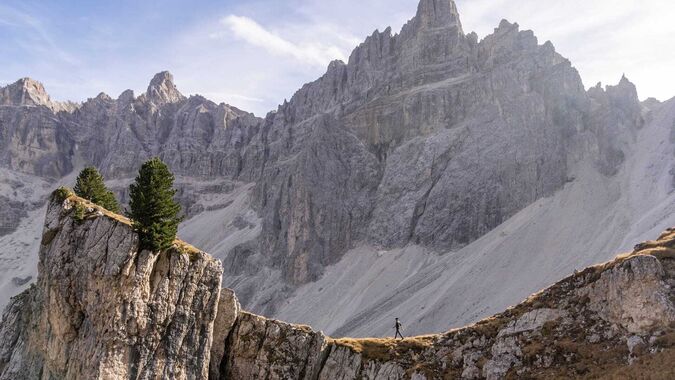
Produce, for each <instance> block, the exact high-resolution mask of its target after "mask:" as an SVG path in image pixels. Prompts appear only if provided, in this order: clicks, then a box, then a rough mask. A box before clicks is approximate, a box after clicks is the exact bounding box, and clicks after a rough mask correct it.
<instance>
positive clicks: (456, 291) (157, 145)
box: [0, 0, 675, 335]
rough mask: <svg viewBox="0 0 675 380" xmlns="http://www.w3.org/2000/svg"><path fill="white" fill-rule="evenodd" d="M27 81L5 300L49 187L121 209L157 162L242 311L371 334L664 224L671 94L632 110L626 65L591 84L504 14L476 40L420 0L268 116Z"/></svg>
mask: <svg viewBox="0 0 675 380" xmlns="http://www.w3.org/2000/svg"><path fill="white" fill-rule="evenodd" d="M28 82H30V83H36V82H33V81H23V82H21V81H20V82H17V83H15V84H13V85H10V86H8V87H6V88H3V89H1V90H0V94H2V95H1V96H0V166H2V170H5V171H6V172H7V173H8V174H7V178H14V177H16V178H22V180H21V181H19V182H20V183H35V184H36V186H28V187H34V188H33V189H32V193H30V194H24V195H21V194H22V193H23V192H24V191H25V190H22V189H20V188H19V187H18V184H17V183H16V182H11V183H7V184H6V186H3V187H0V190H1V192H0V197H5V198H7V199H8V200H9V202H2V203H0V215H11V218H12V220H13V222H11V223H9V224H11V226H8V228H7V229H5V230H4V231H6V232H5V236H0V274H2V276H0V278H2V280H0V282H1V283H0V290H2V292H0V293H1V294H2V296H3V297H2V299H0V301H3V300H6V299H7V295H9V294H13V293H16V292H18V291H19V290H21V289H24V288H25V287H26V286H28V285H27V282H28V280H27V281H26V282H24V281H23V280H24V279H26V278H29V279H30V278H34V277H35V272H34V267H35V266H34V263H35V257H34V252H36V251H37V249H38V247H37V245H38V242H37V241H35V240H34V239H33V238H32V237H28V235H26V234H25V233H24V232H23V231H35V230H38V229H39V223H40V215H41V213H42V211H41V210H39V207H40V205H42V204H43V202H44V200H45V199H46V197H47V194H48V189H49V187H56V186H57V185H58V184H60V183H64V184H69V181H72V178H73V176H74V174H75V172H76V171H77V169H79V168H80V167H82V166H83V165H85V164H93V165H96V166H97V167H99V168H100V169H101V170H102V172H103V173H104V174H105V175H106V177H107V178H108V179H110V185H111V186H112V187H113V188H114V189H116V190H117V191H118V193H119V195H120V196H121V198H122V199H123V200H124V199H125V197H126V196H127V195H126V194H125V193H124V190H123V189H124V188H125V187H126V185H127V184H128V182H129V180H130V177H132V176H133V175H134V174H135V171H136V170H137V168H138V167H139V166H140V164H141V162H142V161H144V160H145V159H147V158H149V157H152V156H160V157H161V158H162V159H163V160H164V161H165V162H167V163H168V164H169V165H170V166H171V168H172V170H173V171H174V172H175V173H177V174H178V177H179V178H178V186H179V197H180V199H181V202H182V203H183V205H184V206H185V207H184V208H185V211H186V216H187V217H188V219H187V220H186V222H185V223H184V224H183V226H182V227H181V232H180V235H181V236H182V237H184V238H187V239H189V240H190V241H192V242H194V243H195V244H196V245H198V246H199V247H200V248H202V249H207V250H209V251H210V252H212V253H213V254H214V256H215V257H217V258H219V259H221V260H222V262H223V270H224V275H223V284H224V285H225V286H228V287H231V288H233V289H234V290H235V291H236V292H237V294H238V296H239V299H240V300H241V302H242V304H243V305H244V306H245V307H246V308H247V309H249V310H252V311H255V312H258V313H264V314H265V315H271V316H277V317H284V318H287V319H289V320H291V321H294V322H312V323H313V325H315V326H318V327H319V328H322V329H325V330H326V331H328V332H331V333H336V334H337V335H352V334H354V335H381V334H383V333H384V329H385V327H382V326H386V324H385V323H384V320H385V319H386V318H389V317H390V316H391V314H393V313H396V314H397V315H406V316H409V317H410V319H411V320H412V323H411V329H415V330H414V331H416V332H420V333H422V332H427V333H428V332H434V331H443V330H446V329H447V328H449V327H450V326H456V325H462V324H466V323H469V322H473V321H476V320H478V319H480V318H482V317H485V316H488V315H490V314H493V313H495V312H497V311H498V310H501V309H503V308H505V307H507V306H509V305H511V304H513V303H515V302H518V301H519V300H520V299H522V298H523V297H525V296H526V295H528V294H530V293H532V292H533V291H535V290H537V289H540V288H542V287H544V286H546V285H549V284H550V283H551V282H553V281H554V280H556V279H558V278H559V277H560V273H571V272H572V270H573V269H574V268H577V267H581V266H584V265H588V264H591V263H593V262H596V261H601V260H606V259H608V258H609V257H610V256H611V255H612V254H614V253H615V252H616V250H618V249H623V248H625V247H626V246H630V245H632V244H634V243H635V242H636V241H639V240H637V239H638V238H642V237H643V236H644V235H645V234H649V233H652V234H653V233H655V232H654V231H655V229H658V228H660V229H663V228H664V227H665V226H669V225H675V220H673V217H671V216H670V215H672V214H668V213H667V212H662V211H661V212H662V213H659V210H669V209H671V206H673V205H675V200H673V199H672V197H671V196H670V195H671V192H672V189H673V183H674V182H675V180H673V176H672V174H671V173H669V171H670V170H671V168H672V161H673V152H674V150H673V142H672V141H670V137H664V136H669V135H665V134H670V133H671V130H672V129H673V124H672V121H671V120H672V117H673V113H672V110H673V109H675V108H674V107H673V104H672V102H671V103H666V104H660V103H659V104H652V103H650V104H649V106H648V105H646V104H641V103H640V102H639V100H638V97H637V92H636V89H635V86H634V85H633V84H632V83H630V82H629V81H628V79H626V78H625V77H624V78H622V79H621V81H620V82H619V84H618V85H616V86H607V87H605V88H602V86H597V87H594V88H591V89H590V90H588V91H586V90H585V89H584V86H583V83H582V81H581V78H580V76H579V74H578V73H577V71H576V70H575V69H574V68H573V66H572V64H571V63H570V62H569V61H568V60H567V59H565V58H564V57H562V56H561V55H560V54H558V53H557V52H556V51H555V49H554V47H553V44H552V43H551V42H548V41H547V42H545V43H543V44H539V41H538V40H537V38H536V37H535V36H534V34H533V32H531V31H520V30H519V27H518V24H515V23H510V22H508V21H506V20H504V21H502V22H501V23H500V24H499V26H498V27H497V28H495V30H494V32H493V33H492V34H490V35H488V36H486V37H484V38H482V39H480V40H479V38H478V36H477V35H476V34H475V33H465V32H464V28H463V26H462V24H461V22H460V19H459V13H458V10H457V7H456V6H455V4H454V2H453V1H452V0H422V1H421V2H420V4H419V7H418V10H417V14H416V15H415V17H414V18H412V19H411V20H410V21H409V22H408V23H407V24H406V25H405V26H404V27H403V29H402V30H401V31H400V33H398V34H394V33H392V31H391V29H390V28H388V29H386V30H384V31H383V32H380V31H375V32H374V33H373V34H372V35H371V36H369V37H368V38H367V39H366V40H365V42H364V43H362V44H361V45H359V46H358V47H357V48H356V49H355V50H354V51H353V52H352V54H351V56H350V58H349V60H348V62H340V61H336V62H333V63H331V64H330V66H329V67H328V69H327V72H326V74H325V75H323V76H322V77H321V78H319V79H318V80H316V81H314V82H312V83H309V84H306V85H305V86H303V87H302V88H301V89H300V90H298V91H297V92H296V93H295V95H294V96H293V97H292V98H291V99H290V100H289V101H287V102H284V104H282V105H280V106H279V108H278V109H277V110H276V111H275V112H271V113H269V114H268V115H267V116H266V117H265V118H264V119H261V118H257V117H255V116H254V115H251V114H248V113H246V112H244V111H241V110H238V109H236V108H234V107H230V106H228V105H225V104H220V105H218V104H215V103H213V102H210V101H208V100H207V99H205V98H203V97H201V96H197V95H195V96H190V97H186V96H184V95H182V94H181V93H180V92H179V91H178V89H177V87H176V85H175V84H174V82H173V78H172V76H171V75H170V74H169V73H166V72H163V73H159V74H157V75H156V76H155V77H154V78H153V79H152V81H151V82H150V84H149V86H148V89H147V91H146V92H145V93H144V94H141V95H139V96H135V95H134V94H133V92H131V91H125V92H124V93H122V94H121V95H120V96H119V97H118V98H117V99H113V98H111V97H110V96H108V95H106V94H100V95H98V96H97V97H96V98H93V99H89V100H87V101H86V102H84V103H82V104H79V105H68V106H65V105H57V104H56V103H54V102H51V101H50V100H49V97H48V96H47V95H46V93H45V91H44V89H43V88H42V86H41V85H37V84H30V85H26V83H28ZM669 122H670V123H671V124H668V123H669ZM655 136H657V137H658V139H659V140H658V141H656V139H657V137H655ZM663 139H665V140H663ZM650 144H656V145H651V146H650ZM636 147H639V148H636ZM645 157H647V158H645ZM649 160H652V161H649ZM654 160H656V161H654ZM645 168H651V169H650V170H648V171H645V170H643V169H645ZM647 174H649V177H646V175H647ZM636 175H645V178H642V179H644V181H642V182H641V183H643V184H645V186H644V187H639V188H638V187H637V186H635V185H634V184H633V183H632V182H630V181H631V178H636ZM664 178H667V179H668V181H667V182H668V184H667V185H666V184H665V182H663V179H664ZM635 181H637V180H635ZM45 182H46V184H45ZM37 184H39V186H37ZM647 184H654V186H653V187H649V186H647ZM21 197H23V198H21ZM16 202H20V203H16ZM543 210H546V212H544V211H543ZM657 214H658V215H657ZM636 215H637V216H639V217H638V218H636ZM643 218H644V219H643ZM523 220H527V222H524V221H523ZM635 220H639V223H636V224H632V223H631V222H634V221H635ZM648 221H651V223H649V222H648ZM22 223H23V224H22ZM603 224H606V225H612V227H613V228H612V229H608V231H614V233H612V234H610V233H608V232H604V233H603V232H602V231H600V227H599V226H602V225H603ZM0 233H2V231H0ZM609 235H611V236H609ZM598 236H600V237H601V238H598ZM541 241H546V242H547V243H549V244H547V245H546V246H544V247H540V244H541V243H540V242H541ZM570 247H572V248H573V249H569V248H570ZM588 247H592V248H593V249H589V248H588ZM588 251H590V252H592V253H589V254H587V255H585V254H584V252H588ZM495 262H498V263H499V266H495V265H494V263H495ZM523 268H526V269H528V270H532V271H535V272H534V273H535V274H534V275H531V276H519V275H517V274H518V273H520V271H521V270H523ZM5 274H6V275H5ZM514 277H515V279H514ZM521 277H524V278H522V279H521ZM476 278H481V281H480V283H477V281H476ZM14 279H18V280H19V281H18V283H20V285H17V282H15V281H14ZM507 280H511V282H508V283H509V284H510V286H504V283H506V282H507ZM495 282H496V283H495ZM495 289H497V290H496V291H495ZM364 292H365V293H367V295H365V296H364V295H363V293H364ZM327 293H330V294H331V295H330V297H327V296H326V294H327ZM430 295H436V296H434V297H431V296H430ZM441 295H443V297H441ZM458 295H463V296H462V297H459V296H458ZM329 299H330V301H328V300H329ZM426 300H431V301H428V302H427V301H426ZM0 304H2V302H0ZM441 315H442V316H443V317H440V316H441Z"/></svg>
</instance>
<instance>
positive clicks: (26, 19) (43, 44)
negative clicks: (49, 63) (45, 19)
mask: <svg viewBox="0 0 675 380" xmlns="http://www.w3.org/2000/svg"><path fill="white" fill-rule="evenodd" d="M0 25H4V27H5V28H10V29H12V30H13V32H14V33H13V34H14V35H15V37H16V38H15V39H14V41H13V42H14V43H15V44H16V45H17V46H19V47H21V48H22V49H24V50H25V51H27V52H29V53H31V54H33V55H35V56H46V57H47V56H48V57H50V58H57V59H59V60H61V61H63V62H65V63H67V64H71V65H77V64H80V61H79V60H78V59H77V58H75V56H73V55H72V54H70V53H69V52H67V51H66V50H65V49H63V48H62V47H60V46H59V44H57V43H56V41H54V40H53V38H52V37H51V36H50V34H49V33H48V31H47V30H46V28H45V27H44V25H43V23H42V22H41V20H39V19H38V18H36V17H33V16H31V15H30V14H28V13H26V12H24V11H22V10H19V9H17V8H13V7H9V6H6V5H0Z"/></svg>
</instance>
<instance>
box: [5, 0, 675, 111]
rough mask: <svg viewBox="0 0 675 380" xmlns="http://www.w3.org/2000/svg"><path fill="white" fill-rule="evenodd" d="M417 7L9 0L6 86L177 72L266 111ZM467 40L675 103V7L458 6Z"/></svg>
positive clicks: (64, 84) (93, 91)
mask: <svg viewBox="0 0 675 380" xmlns="http://www.w3.org/2000/svg"><path fill="white" fill-rule="evenodd" d="M417 3H418V0H341V1H328V0H284V1H279V0H221V1H198V0H195V1H178V0H164V1H159V0H143V1H138V0H115V1H86V0H77V1H75V0H60V1H48V0H43V1H35V0H2V1H0V41H1V42H2V43H0V86H3V85H6V84H9V83H12V82H14V81H16V80H17V79H19V78H22V77H31V78H33V79H36V80H38V81H40V82H42V83H43V84H44V85H45V88H46V89H47V92H49V94H50V95H51V97H52V99H55V100H72V101H83V100H86V99H87V98H91V97H95V96H96V95H98V93H100V92H105V93H107V94H109V95H110V96H112V97H117V96H118V95H119V94H120V93H121V92H123V91H124V90H125V89H128V88H130V89H132V90H134V91H135V93H136V94H137V95H139V94H141V93H143V92H144V91H145V89H146V88H147V85H148V83H149V81H150V79H151V78H152V76H153V75H154V74H155V73H157V72H160V71H163V70H169V71H170V72H171V73H172V74H173V75H174V79H175V83H176V85H177V86H178V88H179V90H180V91H181V92H183V93H184V94H200V95H203V96H205V97H207V98H209V99H211V100H213V101H216V102H218V103H220V102H225V103H228V104H232V105H234V106H237V107H239V108H242V109H244V110H247V111H250V112H254V113H255V114H256V115H258V116H264V115H265V114H266V113H267V112H268V111H271V110H274V109H276V107H277V105H278V104H280V103H282V102H283V101H284V99H290V97H291V96H292V95H293V93H294V92H295V91H296V90H298V89H299V88H300V87H301V86H302V85H303V84H305V83H307V82H311V81H313V80H315V79H316V78H318V77H319V76H321V75H322V74H323V73H324V72H325V71H326V68H327V66H328V63H329V62H330V61H332V60H334V59H341V60H345V61H346V59H347V58H348V57H349V54H350V52H351V51H352V49H353V48H354V47H355V46H356V45H358V44H359V43H360V42H361V41H363V40H364V39H365V37H366V36H368V35H370V34H371V33H372V32H373V31H374V30H375V29H379V30H384V29H385V28H386V27H387V26H391V27H392V29H393V30H394V31H398V30H400V28H401V26H402V25H403V24H404V23H405V22H406V21H407V20H408V19H410V18H412V17H413V16H414V15H415V11H416V8H417ZM456 3H457V6H458V8H459V12H460V17H461V21H462V24H463V27H464V31H465V32H466V33H468V32H471V31H475V32H476V33H478V35H479V38H482V37H484V36H486V35H487V34H490V33H491V32H492V31H493V29H494V28H495V27H496V26H497V25H498V24H499V21H500V20H501V19H504V18H505V19H507V20H509V21H511V22H517V23H518V24H520V27H521V30H526V29H531V30H533V31H534V33H535V35H536V36H537V37H538V38H539V43H544V42H546V41H547V40H550V41H551V42H553V44H554V46H555V47H556V50H557V51H558V52H560V53H561V54H562V55H563V56H565V57H567V58H569V59H570V60H571V61H572V64H573V65H574V66H575V67H576V68H577V69H578V70H579V72H580V74H581V77H582V79H583V81H584V85H585V86H586V87H591V86H594V85H595V84H596V83H598V82H602V83H603V85H605V84H616V83H617V82H618V81H619V79H620V78H621V76H622V75H623V74H624V73H625V74H626V76H627V77H628V78H629V79H630V80H631V81H632V82H634V83H635V84H636V86H637V89H638V94H639V96H640V98H641V99H645V98H647V97H656V98H658V99H660V100H667V99H669V98H671V97H673V96H675V22H673V21H672V20H673V19H674V18H675V2H674V1H672V0H593V1H588V0H565V1H560V0H456Z"/></svg>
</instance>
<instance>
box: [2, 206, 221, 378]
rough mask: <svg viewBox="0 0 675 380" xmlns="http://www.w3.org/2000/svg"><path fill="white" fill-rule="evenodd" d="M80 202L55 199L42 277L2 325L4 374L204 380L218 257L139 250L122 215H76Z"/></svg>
mask: <svg viewBox="0 0 675 380" xmlns="http://www.w3.org/2000/svg"><path fill="white" fill-rule="evenodd" d="M76 202H81V201H80V200H78V199H76V198H69V199H66V200H65V201H64V202H61V201H59V200H56V199H54V200H53V201H52V202H51V203H50V205H49V208H48V211H47V216H46V221H45V229H44V234H43V237H42V245H41V249H40V262H39V267H38V271H39V275H38V279H37V283H36V284H35V285H34V286H32V287H31V288H30V289H29V290H27V291H26V292H24V293H23V294H22V295H21V296H19V297H18V298H16V299H14V300H13V301H12V303H11V304H10V306H9V307H8V310H7V312H6V313H5V317H4V319H3V324H2V326H1V328H0V337H2V346H3V349H2V351H1V352H0V378H1V379H30V378H69V379H112V378H130V379H131V378H133V379H149V378H158V377H164V378H178V379H188V378H206V377H207V376H208V366H209V360H210V348H211V342H212V339H213V323H214V320H215V317H216V312H217V305H218V298H219V295H220V281H221V275H222V268H221V265H220V263H219V262H218V261H216V260H214V259H213V258H211V257H210V256H208V255H207V254H205V253H203V252H198V251H187V250H186V251H184V252H181V251H179V250H177V249H172V250H169V251H167V252H162V253H152V252H148V251H141V252H139V251H138V249H137V245H138V238H137V235H136V234H135V233H133V232H132V230H131V228H130V227H129V225H127V224H126V223H127V222H125V221H123V220H122V218H121V217H119V220H117V219H114V218H112V217H109V216H105V215H103V212H101V211H99V210H97V209H96V208H93V207H92V208H90V209H89V210H88V211H87V216H86V217H85V219H84V220H81V221H79V220H76V219H75V218H73V217H72V213H73V210H72V208H73V205H74V204H75V203H76ZM38 374H39V375H38Z"/></svg>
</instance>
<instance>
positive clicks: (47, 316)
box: [0, 194, 675, 380]
mask: <svg viewBox="0 0 675 380" xmlns="http://www.w3.org/2000/svg"><path fill="white" fill-rule="evenodd" d="M77 204H79V205H81V206H84V207H85V210H86V212H85V217H84V219H78V218H76V217H74V215H73V214H74V212H73V209H74V207H75V206H76V205H77ZM127 223H128V220H126V219H124V218H123V217H121V216H117V215H114V214H110V213H108V212H106V211H104V210H101V209H98V208H96V207H95V206H93V205H91V204H90V203H88V202H86V201H84V200H82V199H79V198H77V197H74V196H70V197H67V198H66V199H59V198H58V195H56V194H55V195H54V196H53V197H52V201H51V202H50V204H49V207H48V210H47V216H46V219H45V227H44V231H43V236H42V243H41V250H40V262H39V275H38V281H37V283H36V284H35V285H33V286H32V287H31V288H29V289H28V290H27V291H25V292H24V293H22V294H20V295H19V296H17V297H15V298H14V299H12V301H11V302H10V304H9V305H8V307H7V309H6V310H5V312H4V313H3V316H2V321H1V322H0V343H2V344H0V379H3V380H4V379H34V378H43V379H59V378H68V379H154V378H172V379H173V378H176V379H196V378H199V379H206V378H211V379H257V378H266V379H284V380H286V379H308V380H309V379H373V380H375V379H378V380H384V379H392V380H393V379H417V380H422V379H442V378H464V379H474V378H486V379H502V378H506V377H509V376H517V377H521V378H571V377H591V378H595V377H598V376H599V375H603V376H604V375H611V374H619V373H620V374H622V375H625V376H627V377H631V376H632V377H635V376H637V375H644V374H645V371H649V372H648V373H649V374H653V375H655V376H657V375H658V376H660V375H664V377H665V378H668V376H667V375H668V372H667V371H668V368H669V367H666V368H665V369H662V368H663V366H662V364H663V363H672V361H673V360H675V348H673V346H672V344H671V340H672V337H673V336H675V305H674V304H673V300H675V287H673V286H672V284H673V283H674V282H675V250H674V249H673V248H672V247H673V246H675V230H668V231H666V232H665V233H664V234H662V235H661V236H660V237H659V239H658V240H655V241H649V242H645V243H643V244H640V245H638V246H637V247H636V248H635V251H634V252H632V253H631V254H628V255H622V256H619V257H618V258H617V259H615V260H613V261H611V262H608V263H605V264H601V265H597V266H594V267H590V268H587V269H585V270H583V271H581V272H579V273H576V274H575V275H573V276H569V277H567V278H565V279H563V280H562V281H560V282H558V283H556V284H554V285H553V286H551V287H549V288H547V289H545V290H543V291H541V292H540V293H537V294H535V295H532V296H531V297H530V298H528V299H527V300H525V301H524V302H522V303H521V304H519V305H516V306H514V307H511V308H509V309H507V310H506V311H504V312H502V313H500V314H497V315H495V316H493V317H491V318H487V319H485V320H482V321H480V322H478V323H476V324H474V325H471V326H467V327H463V328H460V329H455V330H451V331H448V332H446V333H443V334H434V335H426V336H416V337H408V338H406V339H401V340H395V339H391V338H365V339H352V338H341V339H332V338H329V337H326V336H324V334H323V333H321V332H316V331H314V330H312V329H311V328H310V327H309V326H303V325H293V324H288V323H284V322H280V321H276V320H272V319H267V318H264V317H261V316H258V315H255V314H251V313H248V312H244V311H240V310H239V304H238V302H237V299H236V297H235V295H234V293H233V292H232V291H230V290H227V289H223V290H221V289H220V276H221V274H222V268H221V265H220V263H219V262H218V261H217V260H215V259H213V258H212V257H211V256H209V255H208V254H206V253H204V252H201V251H197V250H195V249H194V248H192V247H190V246H189V245H187V244H186V243H183V242H180V241H177V242H176V245H175V247H174V248H172V249H170V250H169V251H166V252H161V253H152V252H148V251H142V252H138V251H137V249H136V247H137V242H138V238H137V235H136V234H135V233H134V232H133V231H132V230H131V228H130V227H129V225H128V224H127ZM670 370H672V368H670ZM661 371H665V372H661ZM671 372H672V371H671Z"/></svg>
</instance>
